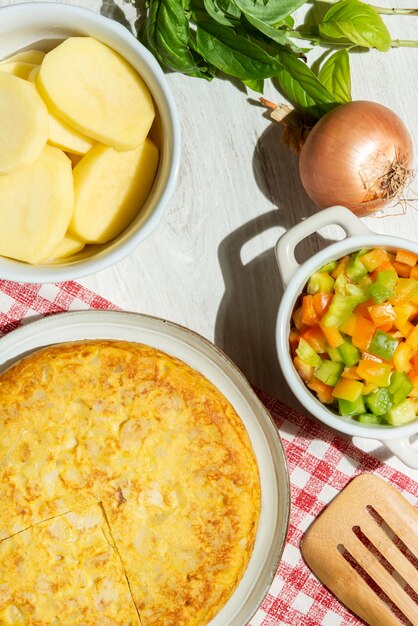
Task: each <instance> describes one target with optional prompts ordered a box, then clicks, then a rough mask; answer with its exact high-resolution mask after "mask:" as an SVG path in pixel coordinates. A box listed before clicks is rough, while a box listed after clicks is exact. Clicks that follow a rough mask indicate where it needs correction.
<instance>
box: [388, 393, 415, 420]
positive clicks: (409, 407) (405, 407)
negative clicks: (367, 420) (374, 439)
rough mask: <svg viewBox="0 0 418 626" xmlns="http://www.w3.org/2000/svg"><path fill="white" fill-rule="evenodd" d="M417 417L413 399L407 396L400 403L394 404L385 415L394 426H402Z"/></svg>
mask: <svg viewBox="0 0 418 626" xmlns="http://www.w3.org/2000/svg"><path fill="white" fill-rule="evenodd" d="M416 418H417V416H416V413H415V405H414V402H413V400H411V399H410V398H407V399H406V400H403V402H401V403H400V404H396V405H394V406H393V407H392V408H391V409H390V410H389V411H388V412H387V413H386V415H385V417H384V419H385V420H386V421H387V422H388V423H389V424H392V426H401V424H407V423H408V422H412V421H413V420H415V419H416Z"/></svg>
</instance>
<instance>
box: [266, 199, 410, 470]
mask: <svg viewBox="0 0 418 626" xmlns="http://www.w3.org/2000/svg"><path fill="white" fill-rule="evenodd" d="M330 225H338V226H341V227H342V228H343V230H344V231H345V234H346V237H345V238H344V239H343V240H341V241H337V242H336V243H334V244H331V245H329V246H327V247H326V248H325V249H324V250H321V251H320V252H318V253H317V254H315V255H314V256H313V257H311V258H310V259H308V260H307V261H306V262H305V263H303V264H301V265H300V264H299V263H298V262H297V261H296V259H295V248H296V246H297V245H298V243H300V242H301V241H302V240H303V239H305V238H306V237H308V236H309V235H311V234H313V233H315V232H317V231H318V230H320V229H321V228H324V227H326V226H330ZM370 247H380V248H385V249H386V250H390V249H399V248H402V249H404V250H409V251H410V252H413V253H414V254H417V255H418V244H416V243H414V242H412V241H408V240H406V239H402V238H400V237H392V236H387V235H378V234H376V233H373V232H372V231H371V230H370V229H369V228H367V227H366V226H365V224H364V223H363V222H362V221H361V220H360V219H359V218H358V217H356V216H355V215H354V214H353V213H352V212H351V211H349V210H348V209H346V208H344V207H340V206H335V207H330V208H329V209H325V210H323V211H320V212H319V213H316V214H315V215H313V216H311V217H309V218H307V219H306V220H304V221H303V222H301V223H300V224H298V225H297V226H295V227H293V228H292V229H290V230H289V231H287V232H286V233H285V234H284V235H282V237H280V239H279V240H278V242H277V244H276V257H277V262H278V265H279V269H280V274H281V277H282V280H283V283H284V286H285V287H286V288H285V292H284V294H283V298H282V300H281V303H280V307H279V312H278V316H277V324H276V346H277V354H278V359H279V362H280V366H281V369H282V371H283V375H284V377H285V378H286V381H287V383H288V384H289V386H290V388H291V389H292V391H293V393H294V394H295V396H296V397H297V398H298V400H299V401H300V402H301V403H302V404H303V406H304V407H305V408H306V409H307V410H308V411H309V412H310V413H312V414H313V415H314V416H315V417H317V418H318V419H319V420H321V421H322V422H323V423H324V424H326V425H327V426H329V427H331V428H333V429H335V430H338V431H341V432H343V433H345V434H347V435H351V436H357V437H366V438H370V439H376V440H379V441H381V442H382V443H384V444H385V445H386V446H387V447H388V448H389V450H390V451H391V452H392V453H393V454H395V455H396V456H397V457H398V458H399V459H400V460H401V461H403V462H404V463H405V464H406V465H408V466H409V467H412V468H414V469H418V449H416V448H414V446H413V442H412V441H411V438H412V437H413V436H414V435H416V434H418V419H417V420H415V421H413V422H410V423H408V424H404V425H403V426H389V425H382V424H377V425H374V424H373V425H368V424H362V423H360V422H356V421H354V420H353V419H352V418H349V417H341V416H339V415H337V414H335V413H333V412H332V411H331V410H330V409H328V408H327V407H326V406H325V405H324V404H322V403H321V402H320V401H319V400H318V399H317V398H316V397H315V396H314V395H313V394H312V393H311V392H310V391H309V389H308V388H307V387H306V385H305V384H304V382H303V381H302V379H301V378H300V377H299V375H298V373H297V371H296V369H295V367H294V365H293V363H292V359H291V355H290V351H289V331H290V321H291V315H292V312H293V309H294V307H295V303H296V300H297V298H298V296H299V295H300V294H301V293H302V291H303V289H304V287H305V285H306V283H307V282H308V279H309V277H310V276H311V275H312V274H313V273H314V272H315V271H317V270H318V269H319V268H320V267H322V266H323V265H325V263H327V262H328V261H331V260H336V259H339V258H341V257H343V256H344V255H346V254H350V253H351V252H355V251H356V250H360V249H361V248H370Z"/></svg>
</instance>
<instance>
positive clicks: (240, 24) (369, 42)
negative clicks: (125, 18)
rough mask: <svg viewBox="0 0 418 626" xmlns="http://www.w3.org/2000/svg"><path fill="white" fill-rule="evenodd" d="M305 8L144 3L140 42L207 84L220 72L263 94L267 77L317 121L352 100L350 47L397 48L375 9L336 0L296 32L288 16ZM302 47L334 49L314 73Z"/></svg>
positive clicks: (206, 0) (283, 1) (287, 3)
mask: <svg viewBox="0 0 418 626" xmlns="http://www.w3.org/2000/svg"><path fill="white" fill-rule="evenodd" d="M304 2H305V0H147V13H146V19H145V23H144V26H143V28H142V29H141V32H140V34H139V38H140V40H141V41H142V43H144V44H145V46H147V47H148V48H149V49H150V50H151V52H152V53H153V54H154V56H155V57H156V58H157V60H158V61H159V62H160V64H161V65H163V66H165V67H167V68H170V69H171V70H174V71H178V72H182V73H184V74H188V75H190V76H195V77H199V78H205V79H207V80H211V79H212V78H213V77H214V76H216V75H217V74H218V73H222V74H224V75H227V76H231V77H234V78H238V79H240V80H241V81H242V82H243V83H244V84H245V85H246V86H247V87H249V88H250V89H253V90H255V91H258V92H260V93H262V91H263V88H264V80H265V79H267V78H272V79H273V81H274V83H275V84H276V85H277V87H278V89H279V90H280V91H281V92H283V93H284V94H285V96H286V97H287V98H288V100H289V101H290V102H291V103H292V104H293V106H294V107H295V108H296V109H299V110H302V111H304V112H306V113H308V114H310V115H313V116H316V117H321V116H322V115H323V114H324V113H326V112H327V111H329V110H330V109H332V108H333V107H335V106H338V105H339V104H341V103H343V102H348V101H349V100H351V87H350V65H349V56H348V51H349V50H350V48H353V47H359V46H360V47H362V48H376V49H377V50H380V51H386V50H388V49H389V48H390V47H391V46H392V45H402V42H401V43H399V41H397V42H393V41H392V40H391V38H390V34H389V32H388V30H387V28H386V26H385V24H384V23H383V21H382V18H381V17H380V15H379V13H378V10H377V8H375V7H372V6H370V5H368V4H365V3H364V2H361V1H360V0H338V1H337V2H335V3H334V4H332V6H331V7H330V8H328V10H326V11H325V12H324V13H323V17H322V19H321V20H320V22H319V23H318V24H316V25H313V26H310V28H309V29H308V30H306V29H305V27H304V26H303V25H302V26H301V27H299V28H297V29H295V27H294V22H295V20H294V16H293V13H295V11H296V10H297V9H298V8H299V7H301V6H302V5H303V4H304ZM319 4H320V3H319ZM301 40H305V42H309V44H310V45H318V44H319V45H321V44H322V45H326V46H327V47H329V48H331V52H332V54H330V55H329V56H328V58H327V59H326V60H325V62H324V63H323V64H322V66H321V67H320V68H319V70H318V71H314V70H313V69H312V68H311V67H309V66H308V64H307V63H306V55H307V53H308V52H309V49H310V48H306V47H301V46H300V45H299V43H300V41H301ZM403 43H404V45H411V43H412V44H413V43H414V42H403ZM333 48H335V50H333Z"/></svg>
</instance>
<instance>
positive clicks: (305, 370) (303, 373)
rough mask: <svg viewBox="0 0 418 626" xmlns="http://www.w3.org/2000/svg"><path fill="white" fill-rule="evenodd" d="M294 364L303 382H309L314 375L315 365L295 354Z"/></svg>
mask: <svg viewBox="0 0 418 626" xmlns="http://www.w3.org/2000/svg"><path fill="white" fill-rule="evenodd" d="M293 365H294V366H295V368H296V371H297V373H298V374H299V376H300V377H301V379H302V380H303V382H304V383H308V382H309V381H310V380H311V378H312V377H313V373H314V369H315V368H314V367H313V365H308V363H305V361H302V359H301V358H300V357H298V356H295V358H294V359H293Z"/></svg>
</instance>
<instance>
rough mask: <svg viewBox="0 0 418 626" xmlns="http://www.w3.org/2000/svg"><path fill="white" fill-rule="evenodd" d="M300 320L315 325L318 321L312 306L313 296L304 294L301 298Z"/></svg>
mask: <svg viewBox="0 0 418 626" xmlns="http://www.w3.org/2000/svg"><path fill="white" fill-rule="evenodd" d="M302 322H303V323H304V324H306V325H307V326H316V325H317V324H318V322H319V318H318V315H317V314H316V311H315V309H314V306H313V296H310V295H306V296H303V298H302Z"/></svg>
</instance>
